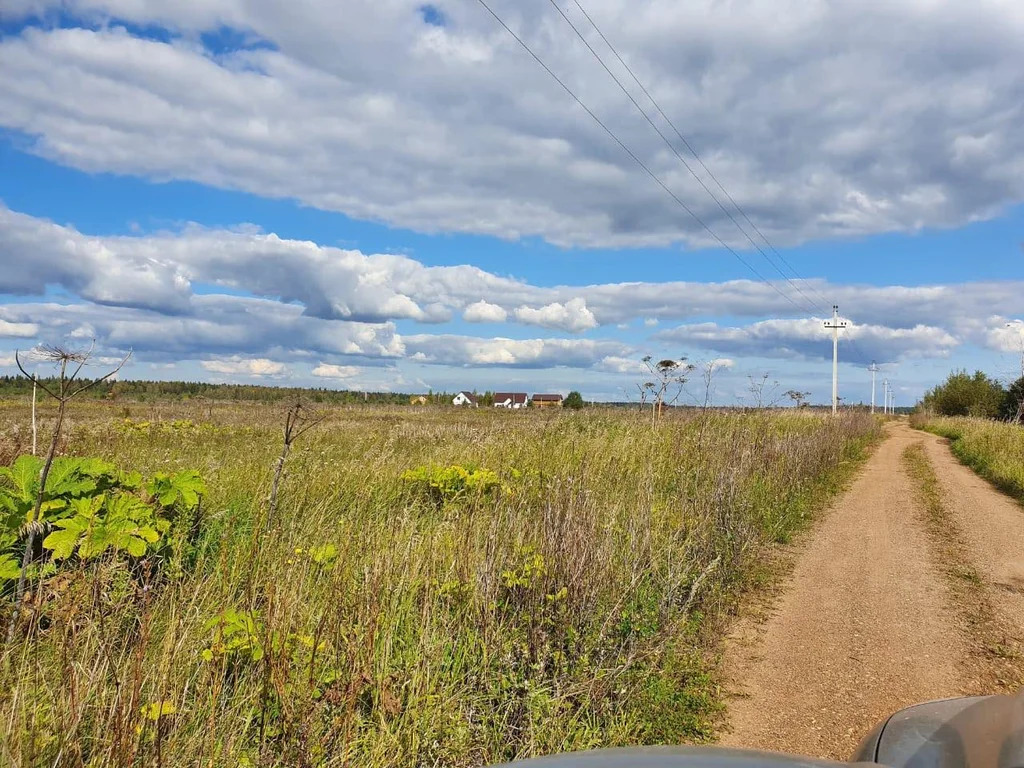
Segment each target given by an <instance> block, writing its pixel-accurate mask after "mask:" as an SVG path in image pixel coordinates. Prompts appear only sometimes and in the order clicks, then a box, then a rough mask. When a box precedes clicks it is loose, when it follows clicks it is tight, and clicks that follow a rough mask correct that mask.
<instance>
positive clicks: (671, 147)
mask: <svg viewBox="0 0 1024 768" xmlns="http://www.w3.org/2000/svg"><path fill="white" fill-rule="evenodd" d="M549 2H550V3H551V6H552V7H553V8H554V9H555V10H556V11H558V14H559V15H560V16H561V17H562V19H564V20H565V23H566V24H568V25H569V27H570V28H572V31H573V32H575V33H576V36H577V37H578V38H579V39H580V40H581V41H582V42H583V44H584V45H585V46H586V47H587V50H589V51H590V53H591V54H592V55H593V56H594V58H595V59H597V62H598V63H599V64H600V65H601V66H602V67H603V68H604V71H605V72H607V73H608V76H609V77H611V79H612V80H613V81H614V82H615V84H616V85H617V86H618V87H619V90H621V91H622V92H623V93H624V94H625V95H626V98H628V99H629V100H630V101H631V102H632V103H633V106H634V107H636V110H637V112H639V113H640V115H641V116H642V117H643V118H644V120H646V121H647V122H648V124H649V125H650V126H651V128H653V129H654V132H655V133H657V134H658V136H659V137H661V140H662V141H663V142H664V143H665V146H666V147H668V148H669V151H670V152H672V154H674V155H675V156H676V159H678V160H679V162H680V163H682V164H683V167H684V168H686V170H687V171H688V172H689V173H690V175H691V176H693V178H694V179H696V180H697V183H698V184H700V186H701V187H702V188H703V189H704V191H705V192H707V193H708V196H709V197H710V198H711V199H712V200H714V201H715V204H716V205H718V207H719V208H720V209H721V211H722V213H724V214H725V215H726V216H728V217H729V220H730V221H731V222H732V223H733V224H735V225H736V229H738V230H739V231H740V233H741V234H742V235H743V236H744V237H745V238H746V239H747V241H748V242H749V243H750V244H751V245H752V246H754V248H755V249H757V251H758V252H759V253H760V254H761V256H763V257H764V259H765V261H767V262H768V263H769V264H770V265H771V266H772V267H773V268H774V269H775V271H776V272H778V273H779V275H780V276H781V277H782V279H783V280H785V281H786V282H787V283H789V285H790V286H791V287H792V288H793V289H794V290H795V291H796V292H797V293H799V294H800V295H801V296H803V297H804V298H805V299H807V300H808V301H810V302H811V305H812V306H813V304H814V301H813V300H812V299H811V297H810V296H808V295H807V294H806V293H804V292H803V290H802V289H801V288H800V286H798V285H797V284H796V283H794V282H793V281H792V280H791V279H790V278H789V277H788V276H787V275H786V273H785V272H783V271H782V270H781V269H780V268H779V266H778V265H777V264H776V263H775V262H774V261H773V260H772V258H771V257H770V256H769V255H768V254H767V253H766V252H765V250H764V249H763V248H762V247H761V246H760V245H759V244H758V243H757V242H756V241H755V240H754V239H753V238H752V237H751V236H750V234H749V233H748V232H747V231H746V230H745V229H744V228H743V226H742V225H741V224H740V223H739V221H738V220H737V219H736V217H735V216H733V214H732V211H730V210H729V209H728V208H726V207H725V205H724V204H723V203H722V201H721V200H719V199H718V196H717V195H715V193H714V192H713V191H712V190H711V188H710V187H708V185H707V184H705V183H704V180H703V179H702V178H701V177H700V176H699V175H698V174H697V172H696V171H694V169H693V168H692V167H691V166H690V164H689V163H688V162H686V159H685V158H684V157H683V156H682V155H681V154H680V153H679V150H678V149H676V148H675V146H674V145H673V144H672V142H671V141H670V140H669V138H668V137H667V136H666V135H665V134H664V133H663V132H662V131H661V129H660V128H659V127H658V125H657V123H655V122H654V120H652V119H651V116H650V115H648V114H647V112H646V110H644V108H643V107H641V106H640V103H639V102H638V101H637V100H636V98H634V96H633V94H631V93H630V92H629V89H628V88H626V86H625V85H623V83H622V81H621V80H619V78H618V77H617V76H616V75H615V73H614V72H612V70H611V68H609V66H608V65H607V64H606V63H605V61H604V59H602V58H601V54H599V53H598V52H597V51H596V50H594V47H593V46H592V45H591V44H590V41H589V40H587V38H586V37H585V36H584V35H583V33H582V32H580V30H579V28H578V27H577V26H576V25H575V24H574V23H573V22H572V19H570V18H569V17H568V16H567V15H566V13H565V11H563V10H562V9H561V7H560V6H559V5H558V2H557V0H549ZM588 18H589V17H588ZM591 24H593V21H591ZM595 29H596V26H595ZM609 47H610V46H609ZM634 79H635V76H634ZM641 87H643V86H641ZM648 98H650V95H649V94H648ZM652 101H653V99H652ZM676 133H677V134H679V131H676ZM680 137H681V134H680ZM683 142H684V143H686V140H685V139H683ZM687 146H688V147H689V144H687ZM690 152H691V153H693V149H692V147H691V148H690ZM694 154H695V153H694ZM699 159H700V158H699V157H698V160H699ZM705 169H706V166H705ZM719 186H721V185H719ZM734 204H735V203H734Z"/></svg>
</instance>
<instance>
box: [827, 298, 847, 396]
mask: <svg viewBox="0 0 1024 768" xmlns="http://www.w3.org/2000/svg"><path fill="white" fill-rule="evenodd" d="M825 327H826V328H831V329H832V414H833V415H835V414H836V413H838V412H839V329H840V328H845V327H846V322H845V321H843V322H840V321H839V307H838V306H837V305H835V304H833V305H832V322H831V323H828V322H826V323H825Z"/></svg>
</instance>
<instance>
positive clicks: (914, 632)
mask: <svg viewBox="0 0 1024 768" xmlns="http://www.w3.org/2000/svg"><path fill="white" fill-rule="evenodd" d="M887 429H888V435H887V438H886V439H885V441H884V442H883V443H882V445H880V446H879V447H878V449H877V450H876V452H875V453H874V455H873V456H872V457H871V458H870V459H869V460H868V462H867V463H866V464H865V466H864V468H863V469H862V470H861V472H860V474H859V475H858V477H857V478H856V479H855V480H854V482H853V483H852V484H851V486H850V488H849V489H848V490H847V492H846V493H845V494H844V495H843V496H841V497H840V498H839V499H838V500H837V501H836V502H835V503H834V505H833V506H832V508H831V509H830V510H829V511H828V512H827V513H826V514H825V515H824V517H823V519H822V520H821V522H820V523H819V524H818V526H817V528H816V529H815V531H814V532H813V534H811V535H810V536H809V538H808V539H807V540H806V541H805V542H804V543H803V545H802V546H801V548H800V551H799V554H798V555H797V560H796V564H795V567H794V570H793V573H792V576H791V577H790V579H789V581H788V583H787V584H786V585H785V587H784V589H783V591H782V593H781V596H780V597H779V598H778V599H777V600H775V602H774V604H773V606H772V608H771V611H770V613H769V615H768V617H767V619H764V620H762V619H758V618H755V617H749V618H746V619H742V620H741V621H740V622H738V624H737V626H736V628H735V629H734V631H733V633H732V634H731V636H730V639H729V641H728V642H727V646H726V654H725V661H724V665H725V674H726V679H727V681H728V686H729V689H728V693H729V694H730V698H729V699H728V702H727V703H728V712H729V726H728V732H727V733H725V734H724V736H723V739H722V742H723V743H724V744H726V745H730V746H739V747H751V748H760V749H771V750H780V751H786V752H794V753H799V754H806V755H811V756H815V757H829V758H836V759H843V760H845V759H847V758H848V757H849V756H850V754H851V753H852V751H853V749H854V748H855V747H856V745H857V742H858V741H859V740H860V738H861V737H862V736H863V735H864V734H866V733H867V731H868V730H869V729H870V728H871V726H872V725H873V724H874V723H875V722H877V721H878V720H879V719H881V718H882V717H885V716H886V715H888V714H889V713H891V712H892V711H894V710H896V709H899V708H900V707H903V706H907V705H909V704H913V703H915V702H918V701H922V700H926V699H933V698H943V697H948V696H956V695H959V694H961V693H973V692H977V691H976V690H972V687H973V686H976V685H977V682H976V678H972V677H971V675H970V674H969V672H968V669H969V665H968V664H967V663H966V660H967V659H968V657H969V654H968V651H967V644H968V642H970V638H969V637H967V636H966V635H965V634H964V630H963V628H962V624H961V622H959V621H958V619H957V615H956V607H955V605H954V604H953V602H952V600H951V599H950V596H949V593H948V590H947V582H946V576H945V575H944V574H943V573H941V572H940V571H939V569H938V568H936V564H935V557H934V556H933V555H934V553H933V552H931V551H930V544H929V538H928V534H927V533H926V530H925V526H924V524H923V522H922V514H921V509H920V507H919V501H918V498H917V496H918V493H917V487H916V485H915V483H914V481H913V480H912V478H911V477H910V476H909V475H908V474H907V472H906V470H905V468H904V466H903V462H902V461H901V455H902V452H903V450H904V449H905V448H906V447H907V446H909V445H911V444H914V443H922V442H923V443H924V445H925V448H926V451H927V453H928V456H929V459H930V461H931V462H932V463H933V466H934V467H935V469H936V471H937V473H938V475H939V477H940V482H941V484H942V487H943V490H944V492H945V493H946V494H947V495H948V497H949V503H950V505H951V506H952V507H953V508H955V514H956V519H957V521H958V522H959V525H960V526H961V527H962V528H963V529H964V531H965V532H967V531H969V532H970V535H969V536H965V539H966V541H965V544H966V545H967V550H968V551H969V552H970V553H971V556H972V557H973V558H974V560H975V562H974V563H972V565H974V566H975V567H976V568H977V569H978V571H979V572H980V573H981V574H982V575H983V577H985V578H986V579H990V580H991V581H992V582H993V584H994V585H1000V584H1002V585H1005V587H999V588H996V589H993V590H992V592H993V594H992V598H993V602H994V603H995V604H996V605H997V608H998V610H999V611H1000V612H1005V613H1006V614H1007V616H1008V617H1011V616H1016V617H1017V618H1018V619H1019V624H1018V625H1017V626H1022V627H1024V510H1022V509H1021V507H1020V506H1019V505H1017V504H1016V503H1015V502H1013V501H1010V500H1008V499H1006V498H1005V497H1003V496H1002V495H1001V494H999V493H998V492H996V491H995V490H993V489H992V488H991V487H989V486H988V485H987V484H986V483H984V481H982V480H980V479H979V478H977V477H976V476H975V475H974V474H973V473H971V472H970V470H968V469H966V468H964V467H962V466H960V465H959V464H958V463H957V462H956V460H955V459H954V458H952V456H951V455H950V454H949V449H948V447H947V446H946V445H945V444H944V443H943V441H940V440H939V438H935V437H933V436H931V435H925V434H923V433H920V432H916V431H914V430H912V429H910V427H909V426H907V425H905V424H890V425H889V426H888V427H887ZM1018 611H1020V613H1018Z"/></svg>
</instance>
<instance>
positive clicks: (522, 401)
mask: <svg viewBox="0 0 1024 768" xmlns="http://www.w3.org/2000/svg"><path fill="white" fill-rule="evenodd" d="M527 400H529V398H528V397H527V394H526V393H525V392H495V393H494V407H495V408H516V409H518V408H525V407H526V402H527Z"/></svg>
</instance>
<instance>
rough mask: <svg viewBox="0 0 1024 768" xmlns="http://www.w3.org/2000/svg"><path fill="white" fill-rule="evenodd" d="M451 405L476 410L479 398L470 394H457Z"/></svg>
mask: <svg viewBox="0 0 1024 768" xmlns="http://www.w3.org/2000/svg"><path fill="white" fill-rule="evenodd" d="M452 405H465V406H468V407H470V408H477V407H478V406H479V405H480V398H478V397H477V396H476V395H474V394H473V393H472V392H459V394H457V395H456V396H455V397H453V398H452Z"/></svg>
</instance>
